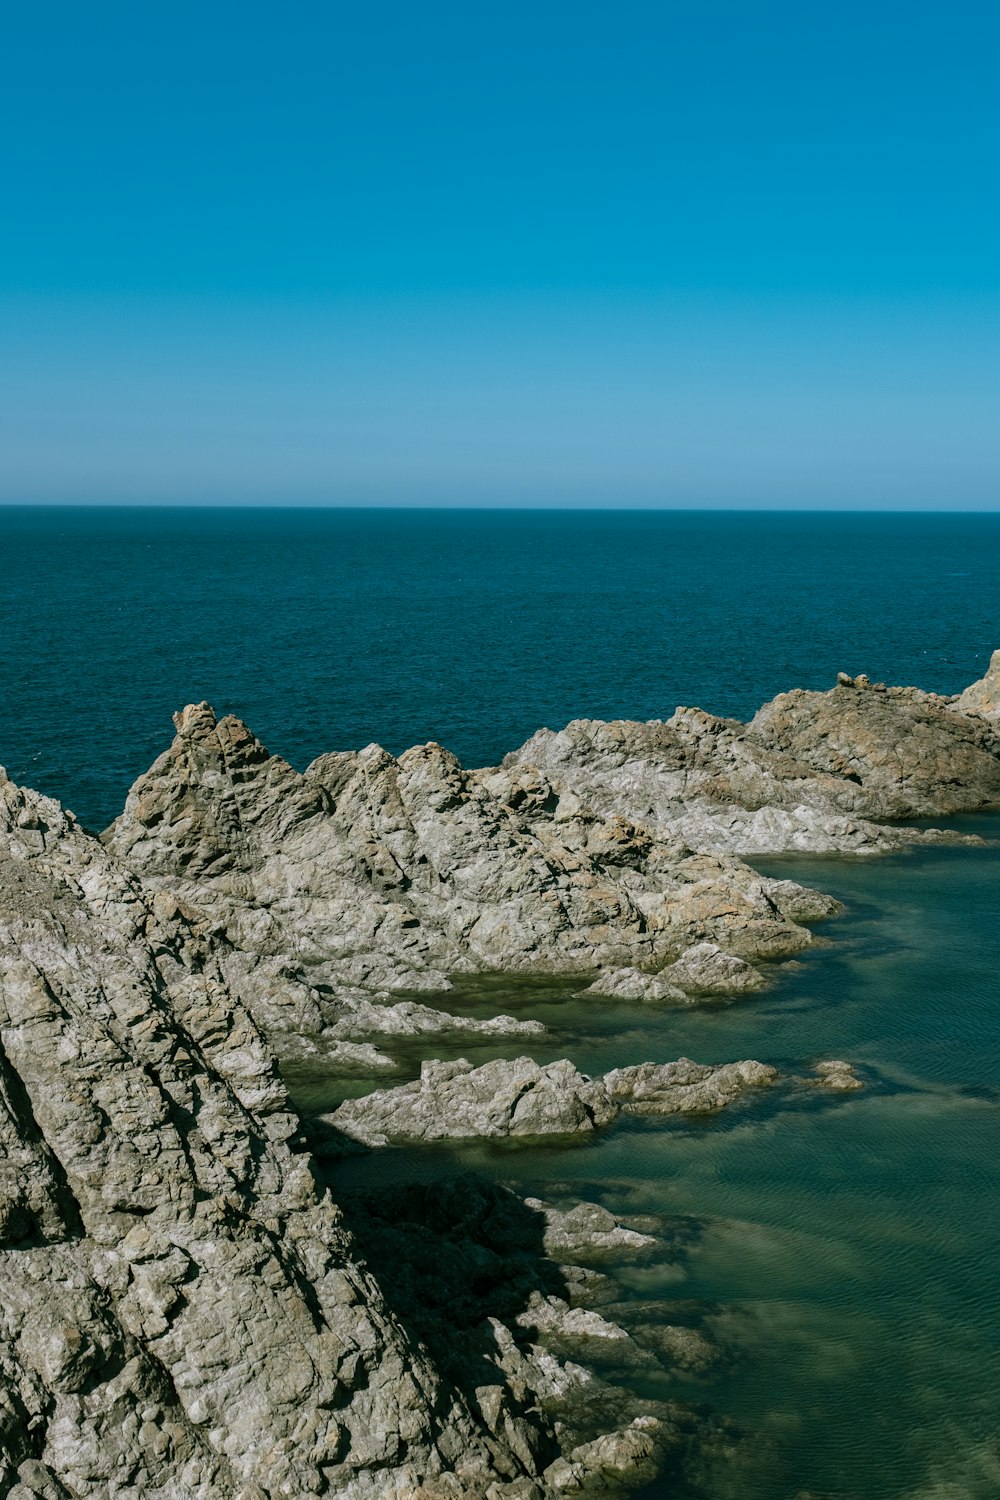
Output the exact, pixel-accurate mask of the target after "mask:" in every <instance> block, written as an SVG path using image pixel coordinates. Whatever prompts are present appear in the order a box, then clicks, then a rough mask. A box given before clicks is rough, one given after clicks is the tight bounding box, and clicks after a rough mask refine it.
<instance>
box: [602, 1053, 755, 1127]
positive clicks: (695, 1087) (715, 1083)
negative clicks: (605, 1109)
mask: <svg viewBox="0 0 1000 1500" xmlns="http://www.w3.org/2000/svg"><path fill="white" fill-rule="evenodd" d="M777 1081H778V1070H777V1069H776V1068H772V1067H769V1066H768V1064H767V1063H759V1062H753V1061H746V1062H735V1063H720V1064H719V1065H718V1066H716V1067H702V1066H700V1065H699V1064H698V1063H695V1062H692V1061H691V1059H690V1058H689V1057H680V1058H678V1059H677V1061H676V1062H669V1063H659V1064H658V1063H640V1064H639V1065H638V1066H637V1067H634V1068H615V1069H614V1070H613V1071H612V1072H611V1073H606V1074H605V1075H604V1086H605V1088H606V1089H607V1091H608V1093H609V1095H610V1096H611V1098H612V1099H613V1100H615V1102H616V1103H617V1104H618V1105H619V1106H620V1107H621V1108H622V1109H626V1110H628V1111H629V1112H630V1113H632V1114H656V1115H673V1114H700V1113H703V1112H708V1111H711V1110H716V1109H722V1108H723V1107H724V1106H725V1105H727V1104H730V1103H731V1102H732V1101H733V1100H734V1099H738V1098H739V1097H740V1095H741V1094H744V1093H746V1092H747V1091H748V1090H750V1089H759V1088H769V1087H770V1086H771V1084H774V1083H776V1082H777Z"/></svg>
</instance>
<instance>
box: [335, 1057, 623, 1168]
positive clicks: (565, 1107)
mask: <svg viewBox="0 0 1000 1500" xmlns="http://www.w3.org/2000/svg"><path fill="white" fill-rule="evenodd" d="M616 1114H617V1108H616V1106H614V1105H612V1104H611V1103H610V1102H609V1100H608V1096H607V1093H606V1091H605V1089H604V1087H603V1085H602V1084H601V1083H600V1082H595V1081H594V1080H593V1079H590V1078H587V1077H585V1076H584V1075H583V1074H582V1073H578V1072H577V1070H576V1069H575V1068H574V1067H573V1064H572V1063H570V1062H567V1061H566V1060H565V1059H564V1060H562V1061H561V1062H554V1063H548V1064H547V1065H546V1066H545V1067H540V1066H539V1065H538V1063H536V1062H533V1061H532V1060H531V1058H530V1057H518V1058H515V1059H514V1060H513V1061H512V1062H508V1061H507V1060H505V1059H497V1060H496V1061H495V1062H488V1063H484V1064H483V1066H482V1067H479V1068H474V1067H473V1065H472V1063H470V1062H467V1061H466V1060H465V1059H464V1058H460V1059H459V1060H458V1061H457V1062H425V1063H424V1064H423V1066H422V1067H421V1070H420V1077H419V1079H417V1080H416V1081H415V1082H413V1083H406V1084H402V1085H401V1086H400V1087H399V1088H394V1089H380V1090H377V1091H376V1092H375V1093H372V1094H366V1095H365V1096H364V1097H363V1098H360V1099H348V1100H345V1102H344V1103H343V1104H342V1105H340V1107H339V1108H338V1109H336V1110H335V1111H333V1113H332V1114H330V1115H325V1116H323V1118H324V1119H326V1120H327V1121H329V1123H330V1124H331V1125H333V1126H334V1127H335V1128H336V1129H337V1130H339V1131H341V1132H342V1133H343V1134H344V1135H347V1136H350V1137H352V1138H354V1139H355V1140H360V1141H363V1142H364V1143H365V1144H366V1145H374V1146H382V1145H385V1144H387V1143H388V1142H390V1141H405V1140H409V1141H439V1140H447V1139H461V1138H462V1137H468V1136H472V1137H481V1138H484V1139H496V1138H498V1137H501V1136H537V1135H576V1134H580V1133H588V1132H590V1131H592V1130H594V1129H596V1128H597V1127H598V1126H600V1125H607V1124H609V1123H610V1122H611V1120H613V1119H614V1117H615V1115H616Z"/></svg>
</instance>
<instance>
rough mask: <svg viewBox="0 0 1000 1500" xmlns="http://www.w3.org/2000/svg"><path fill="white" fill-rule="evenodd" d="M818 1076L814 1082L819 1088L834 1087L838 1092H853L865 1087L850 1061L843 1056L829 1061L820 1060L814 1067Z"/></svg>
mask: <svg viewBox="0 0 1000 1500" xmlns="http://www.w3.org/2000/svg"><path fill="white" fill-rule="evenodd" d="M813 1072H814V1073H815V1075H816V1077H815V1079H813V1082H814V1083H815V1085H816V1086H817V1087H818V1088H824V1089H833V1090H834V1092H836V1093H851V1092H853V1091H854V1090H856V1089H863V1088H864V1086H865V1085H864V1082H863V1080H862V1079H860V1078H859V1077H858V1075H857V1073H856V1072H855V1071H854V1067H853V1065H852V1064H851V1063H849V1062H844V1061H843V1059H841V1058H831V1059H830V1060H829V1061H828V1062H819V1063H817V1064H816V1066H815V1067H814V1068H813Z"/></svg>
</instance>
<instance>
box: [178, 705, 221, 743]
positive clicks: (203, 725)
mask: <svg viewBox="0 0 1000 1500" xmlns="http://www.w3.org/2000/svg"><path fill="white" fill-rule="evenodd" d="M174 724H175V726H176V728H177V733H178V734H179V735H181V736H182V738H184V739H203V738H204V737H205V736H206V735H209V734H214V732H215V725H216V718H215V709H214V708H213V707H212V705H211V704H210V703H189V704H188V705H187V707H186V708H182V709H181V711H180V713H179V714H174Z"/></svg>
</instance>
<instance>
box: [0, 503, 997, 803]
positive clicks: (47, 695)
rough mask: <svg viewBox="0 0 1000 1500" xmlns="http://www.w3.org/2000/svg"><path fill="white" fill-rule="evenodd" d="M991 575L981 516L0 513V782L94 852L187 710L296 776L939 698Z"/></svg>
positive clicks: (991, 605)
mask: <svg viewBox="0 0 1000 1500" xmlns="http://www.w3.org/2000/svg"><path fill="white" fill-rule="evenodd" d="M998 557H1000V515H964V516H941V515H915V516H899V515H853V514H783V513H749V514H748V513H738V512H731V513H711V512H700V513H698V512H662V511H661V512H648V511H647V512H641V511H634V512H620V511H619V512H613V511H603V512H602V511H596V512H595V511H589V512H588V511H582V512H581V511H578V512H569V513H567V512H561V511H534V512H530V511H459V512H452V511H417V510H413V511H407V510H390V511H379V510H267V509H265V510H259V509H206V510H193V509H179V508H178V509H168V508H165V509H138V508H136V509H131V508H125V509H115V508H104V509H97V508H63V509H39V508H28V507H25V508H16V507H10V508H0V559H2V566H0V653H2V656H0V665H2V681H3V692H4V713H3V719H2V722H0V764H2V765H5V766H6V767H7V769H8V771H9V773H10V774H11V775H12V776H14V777H15V779H17V780H27V781H28V782H30V783H32V784H33V785H36V786H37V787H39V788H40V789H41V790H44V791H47V792H52V793H54V794H56V795H58V796H60V797H62V798H63V799H65V800H66V801H67V802H68V804H69V805H70V806H71V807H72V808H73V810H74V812H76V814H77V816H78V817H80V818H82V819H83V820H84V822H85V823H87V824H88V825H90V826H94V827H100V826H103V825H104V824H105V823H107V822H108V821H110V819H111V818H112V817H113V816H114V815H115V814H116V813H117V812H118V810H119V809H120V807H121V803H122V801H123V798H124V795H125V792H126V790H127V788H128V786H129V784H130V782H131V781H132V780H133V779H134V777H135V776H136V775H137V774H138V772H139V771H141V770H143V769H144V768H145V767H146V766H147V765H148V764H149V762H150V761H151V760H152V759H153V758H154V757H155V755H157V754H158V753H159V752H160V750H162V749H163V748H164V747H165V746H166V745H167V744H168V743H169V741H170V738H171V736H172V734H173V729H172V725H171V722H170V716H171V714H172V713H173V712H174V711H175V710H176V709H178V708H180V707H182V706H183V705H184V704H185V703H188V702H191V701H197V700H199V699H201V698H207V699H208V700H209V701H210V702H211V703H213V704H214V706H215V707H216V709H217V710H218V711H219V712H220V713H221V712H235V713H238V714H240V715H242V716H243V717H244V718H246V720H247V721H248V722H249V723H250V725H251V726H252V728H253V729H254V730H255V731H256V733H257V734H258V735H260V737H261V738H262V739H263V740H264V741H265V743H266V744H267V745H268V746H269V748H270V749H272V750H274V751H276V752H279V753H281V754H282V755H284V756H286V757H287V758H288V759H289V760H291V761H292V763H293V764H295V765H298V766H303V765H305V764H306V763H307V762H308V761H309V760H311V759H312V758H313V757H314V756H315V755H317V754H319V753H320V752H322V751H325V750H332V749H340V748H349V747H352V746H358V745H363V744H366V743H368V742H369V741H370V740H378V741H379V742H380V743H382V744H384V745H385V746H386V747H387V748H388V749H389V750H391V751H394V752H398V751H400V750H403V749H405V748H406V747H407V746H408V745H411V744H416V743H420V742H423V741H425V740H428V739H436V740H439V741H440V742H441V743H442V744H445V745H447V746H448V747H449V748H450V749H452V750H454V751H455V753H456V754H457V755H458V756H459V758H460V759H461V760H462V761H463V762H464V763H465V764H467V765H486V764H491V763H493V762H495V761H497V760H498V759H499V758H500V757H501V756H502V755H503V754H504V753H505V752H506V751H508V750H510V749H513V748H514V747H515V746H517V745H519V744H520V743H522V742H523V741H524V740H525V739H526V738H527V737H528V735H530V734H531V733H533V732H534V730H535V729H537V728H538V727H539V726H540V725H542V724H547V725H551V726H553V727H558V726H561V725H562V724H565V723H566V722H567V721H568V720H569V719H572V718H578V717H580V716H588V717H593V718H614V717H627V718H642V719H648V718H665V717H668V716H669V715H670V714H671V713H672V712H673V710H674V708H675V707H676V706H677V705H678V704H679V703H684V704H689V705H697V706H699V707H702V708H706V709H709V710H711V711H713V712H715V713H721V714H727V715H737V716H739V717H745V716H748V715H750V714H752V713H753V712H754V710H755V709H756V708H757V707H758V706H759V704H760V703H761V702H763V701H764V700H765V699H766V698H768V697H771V696H773V694H774V693H776V692H780V691H782V690H784V689H786V688H790V687H795V686H800V687H818V688H822V687H828V686H829V685H830V684H831V683H832V682H833V681H834V680H835V677H836V673H837V671H838V670H840V669H843V670H846V671H849V672H851V673H856V672H862V671H866V672H868V674H869V676H871V677H872V679H873V680H877V679H879V678H883V679H886V680H890V681H894V682H914V683H918V684H919V685H921V686H923V687H927V688H934V689H936V690H938V691H949V692H950V691H957V690H958V689H959V688H961V687H963V686H964V685H965V684H966V683H967V682H969V681H971V680H972V679H973V678H974V677H977V676H979V675H981V673H982V671H983V669H984V667H985V664H986V662H987V661H988V658H989V653H990V651H991V650H992V649H993V647H995V646H996V645H998V644H1000V567H998V566H997V559H998Z"/></svg>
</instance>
